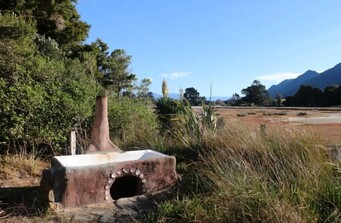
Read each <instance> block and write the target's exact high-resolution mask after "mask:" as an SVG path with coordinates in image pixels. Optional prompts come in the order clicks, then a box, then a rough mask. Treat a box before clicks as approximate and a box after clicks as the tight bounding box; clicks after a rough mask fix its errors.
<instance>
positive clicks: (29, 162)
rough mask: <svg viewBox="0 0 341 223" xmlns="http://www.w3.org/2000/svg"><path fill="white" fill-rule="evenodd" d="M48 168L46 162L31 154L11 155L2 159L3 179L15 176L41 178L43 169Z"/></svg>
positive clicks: (0, 160)
mask: <svg viewBox="0 0 341 223" xmlns="http://www.w3.org/2000/svg"><path fill="white" fill-rule="evenodd" d="M46 166H47V164H46V163H45V162H43V161H41V160H39V159H37V158H36V157H35V156H34V155H30V154H28V155H27V154H26V155H25V154H11V155H2V156H1V157H0V167H1V169H0V171H1V172H2V177H4V176H6V175H13V174H18V175H28V176H40V175H41V170H42V168H43V167H46Z"/></svg>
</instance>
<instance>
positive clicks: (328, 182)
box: [150, 124, 341, 222]
mask: <svg viewBox="0 0 341 223" xmlns="http://www.w3.org/2000/svg"><path fill="white" fill-rule="evenodd" d="M201 136H202V139H201V144H200V151H199V161H197V162H194V163H193V165H192V168H191V169H189V170H188V171H189V172H191V173H195V174H192V175H187V176H192V179H191V180H189V179H187V180H186V184H182V186H181V188H180V191H182V192H183V193H182V196H179V199H176V200H173V201H169V202H168V203H165V204H162V205H160V207H159V212H157V213H154V214H152V215H151V216H150V220H151V221H158V222H163V221H165V219H166V220H167V222H340V221H341V212H340V211H341V196H340V195H341V187H340V186H341V183H340V180H339V178H340V177H341V173H340V164H339V163H337V162H335V161H333V160H330V158H329V156H328V155H327V153H326V151H324V150H322V149H321V146H320V144H321V142H320V140H319V139H318V137H316V136H314V135H311V134H308V133H307V132H305V131H302V130H298V129H295V128H291V129H284V128H274V129H271V128H267V129H266V130H265V132H264V131H261V130H260V128H256V129H255V128H252V127H247V126H242V125H232V124H230V125H228V128H224V129H220V130H218V131H217V132H215V133H214V134H213V133H212V134H204V135H201ZM189 184H191V185H192V186H193V185H197V187H195V188H194V187H193V191H192V193H191V192H189V191H188V185H189ZM198 185H199V186H198ZM198 188H199V190H198ZM165 209H166V210H165ZM199 216H200V217H199Z"/></svg>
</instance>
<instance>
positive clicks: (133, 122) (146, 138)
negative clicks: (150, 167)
mask: <svg viewBox="0 0 341 223" xmlns="http://www.w3.org/2000/svg"><path fill="white" fill-rule="evenodd" d="M108 104H109V105H108V113H109V114H108V115H109V120H110V121H109V128H110V134H111V138H112V139H114V140H115V141H117V142H118V143H119V144H120V146H121V147H122V148H123V147H124V148H125V149H126V148H127V147H129V146H130V147H133V146H147V147H148V145H151V144H153V143H154V140H157V139H156V138H157V137H156V136H157V135H158V134H159V133H158V123H157V121H156V117H155V115H154V113H153V112H151V110H150V109H149V108H148V107H147V106H146V104H145V103H144V102H143V101H141V100H139V99H132V98H129V97H120V98H110V101H109V103H108Z"/></svg>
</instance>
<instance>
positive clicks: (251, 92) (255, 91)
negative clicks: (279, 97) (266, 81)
mask: <svg viewBox="0 0 341 223" xmlns="http://www.w3.org/2000/svg"><path fill="white" fill-rule="evenodd" d="M242 94H244V95H245V97H243V98H242V100H243V101H245V102H247V103H250V104H254V105H261V106H264V105H269V103H270V96H269V93H268V92H267V90H266V88H265V86H264V85H262V84H261V83H260V82H259V81H257V80H254V81H253V83H252V84H251V86H249V87H247V88H244V89H243V90H242Z"/></svg>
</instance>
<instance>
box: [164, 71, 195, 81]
mask: <svg viewBox="0 0 341 223" xmlns="http://www.w3.org/2000/svg"><path fill="white" fill-rule="evenodd" d="M190 74H191V72H173V73H169V74H163V77H164V78H168V77H169V78H170V79H172V80H176V79H179V78H183V77H187V76H189V75H190Z"/></svg>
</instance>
